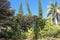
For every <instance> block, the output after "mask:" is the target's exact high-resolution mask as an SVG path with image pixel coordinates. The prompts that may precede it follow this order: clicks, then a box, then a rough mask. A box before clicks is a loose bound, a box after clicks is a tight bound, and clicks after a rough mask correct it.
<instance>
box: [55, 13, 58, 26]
mask: <svg viewBox="0 0 60 40" xmlns="http://www.w3.org/2000/svg"><path fill="white" fill-rule="evenodd" d="M55 24H56V25H57V26H58V13H55Z"/></svg>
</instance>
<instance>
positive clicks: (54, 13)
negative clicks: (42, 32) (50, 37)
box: [47, 1, 60, 25]
mask: <svg viewBox="0 0 60 40" xmlns="http://www.w3.org/2000/svg"><path fill="white" fill-rule="evenodd" d="M57 5H58V4H57V2H56V1H55V3H52V2H50V5H49V6H48V9H47V13H48V14H47V17H48V16H50V15H51V24H53V22H54V20H55V24H56V25H58V14H59V12H58V11H60V9H59V7H58V6H57Z"/></svg>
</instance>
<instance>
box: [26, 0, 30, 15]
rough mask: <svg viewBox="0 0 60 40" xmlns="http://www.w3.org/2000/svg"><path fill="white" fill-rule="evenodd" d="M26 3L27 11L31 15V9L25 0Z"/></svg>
mask: <svg viewBox="0 0 60 40" xmlns="http://www.w3.org/2000/svg"><path fill="white" fill-rule="evenodd" d="M26 5H27V10H28V13H29V14H30V15H31V10H30V7H29V4H28V0H26Z"/></svg>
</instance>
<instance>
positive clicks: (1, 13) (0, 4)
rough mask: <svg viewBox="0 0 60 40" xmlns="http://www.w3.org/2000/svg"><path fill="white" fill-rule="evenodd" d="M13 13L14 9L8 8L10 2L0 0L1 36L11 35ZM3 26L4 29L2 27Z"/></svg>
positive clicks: (8, 36)
mask: <svg viewBox="0 0 60 40" xmlns="http://www.w3.org/2000/svg"><path fill="white" fill-rule="evenodd" d="M13 15H14V10H11V9H10V2H9V1H8V0H0V25H1V27H3V29H1V36H0V37H3V38H10V37H11V35H12V32H11V30H9V28H12V24H13V22H12V20H13V19H12V18H13ZM4 28H5V29H4Z"/></svg>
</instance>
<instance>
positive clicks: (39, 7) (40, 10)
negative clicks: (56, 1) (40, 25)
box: [38, 0, 42, 18]
mask: <svg viewBox="0 0 60 40" xmlns="http://www.w3.org/2000/svg"><path fill="white" fill-rule="evenodd" d="M38 11H39V16H40V17H41V18H42V5H41V0H38Z"/></svg>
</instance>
